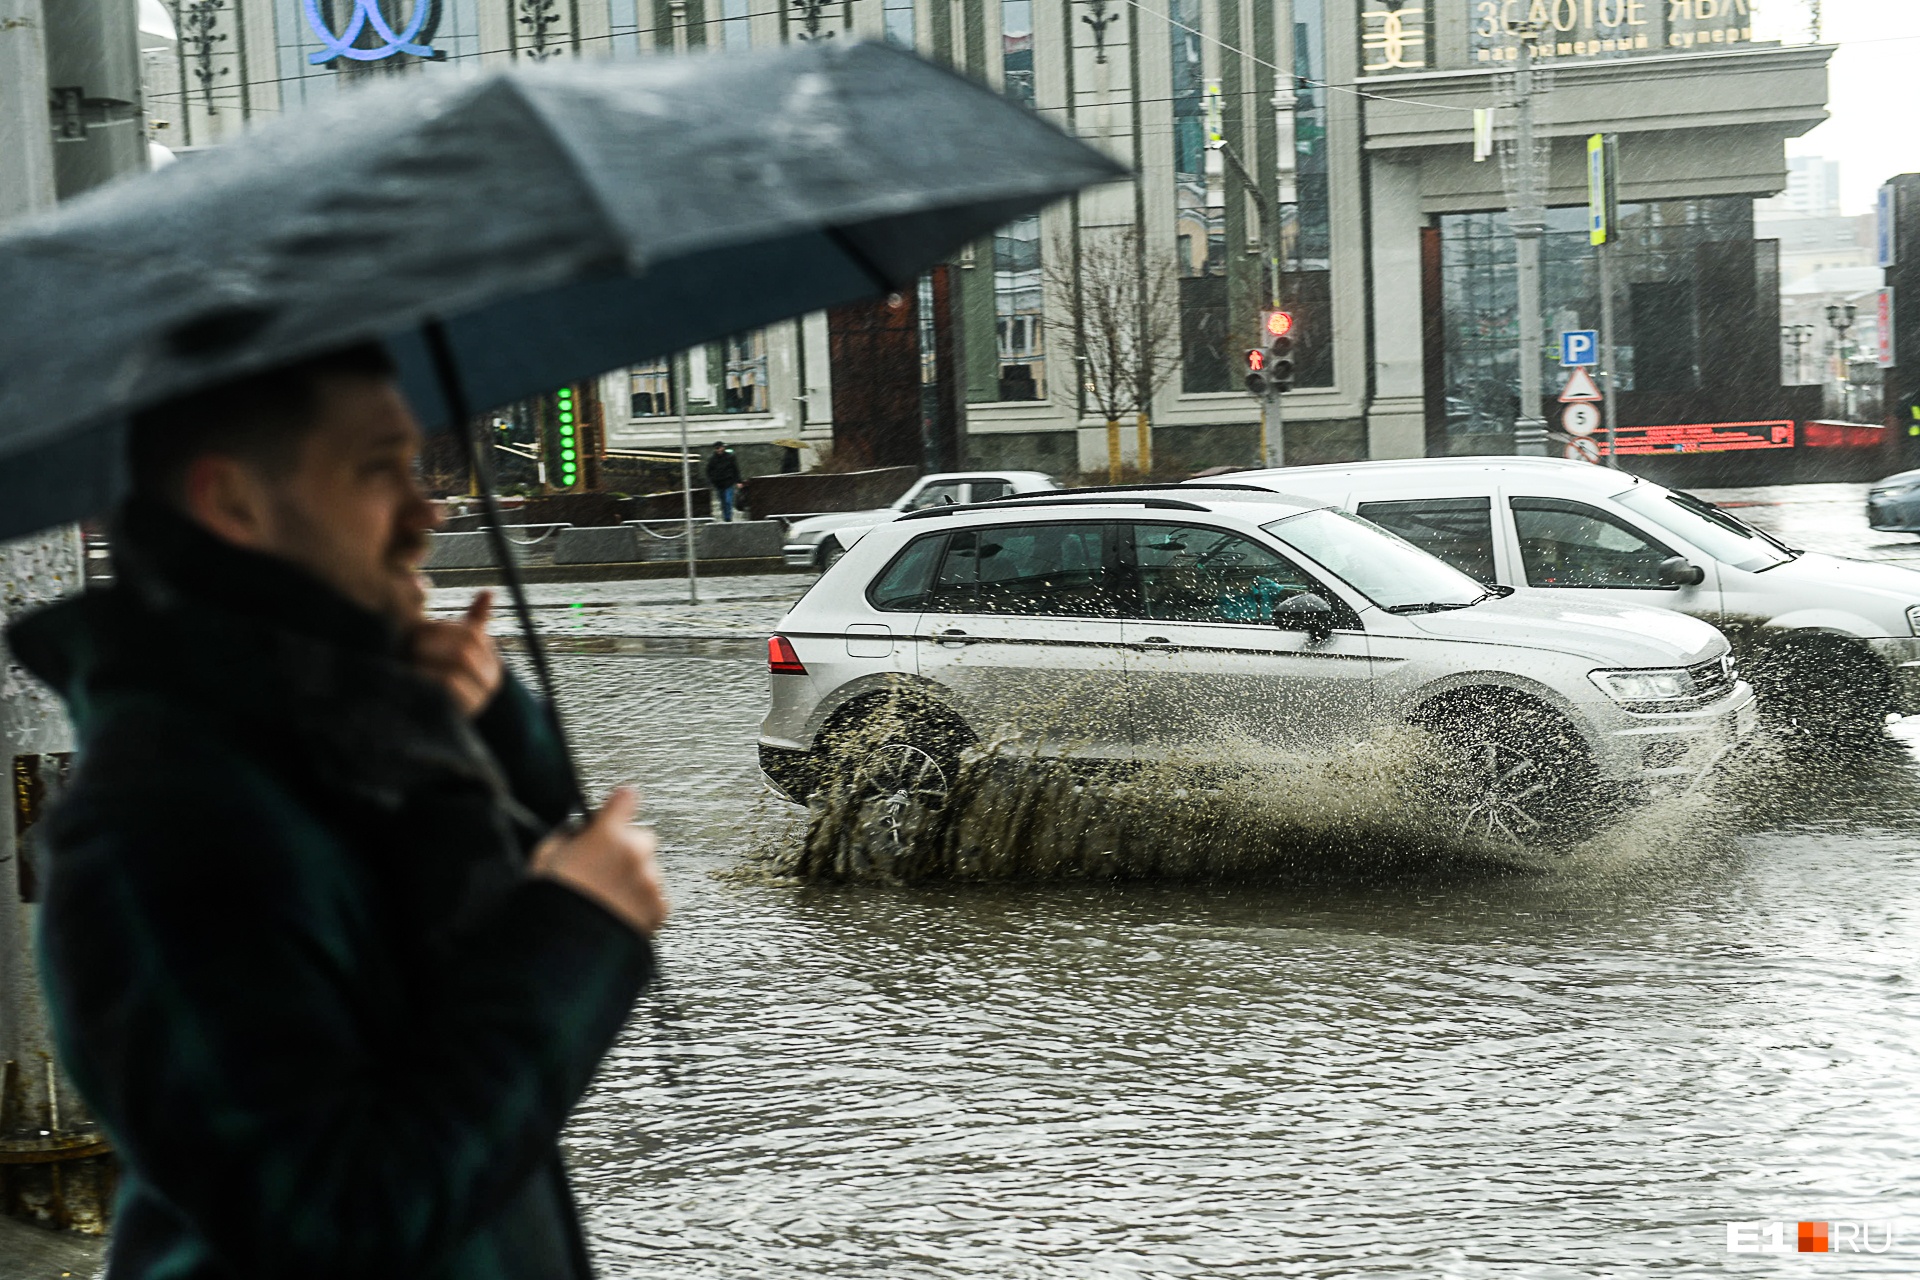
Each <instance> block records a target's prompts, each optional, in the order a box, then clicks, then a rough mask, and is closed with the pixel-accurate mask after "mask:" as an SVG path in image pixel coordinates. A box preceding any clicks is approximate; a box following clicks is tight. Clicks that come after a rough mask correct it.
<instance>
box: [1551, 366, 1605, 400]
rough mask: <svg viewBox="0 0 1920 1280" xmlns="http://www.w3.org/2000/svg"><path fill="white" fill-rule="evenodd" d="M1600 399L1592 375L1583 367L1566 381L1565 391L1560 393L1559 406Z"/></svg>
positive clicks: (1598, 389)
mask: <svg viewBox="0 0 1920 1280" xmlns="http://www.w3.org/2000/svg"><path fill="white" fill-rule="evenodd" d="M1602 398H1603V397H1602V396H1601V394H1600V388H1599V387H1597V386H1595V385H1594V381H1593V375H1592V374H1590V373H1588V372H1587V371H1586V369H1585V368H1584V367H1582V368H1578V369H1575V370H1574V371H1573V376H1572V377H1570V378H1568V379H1567V389H1566V390H1565V391H1562V392H1561V393H1560V403H1561V404H1585V403H1590V402H1592V401H1595V400H1600V399H1602Z"/></svg>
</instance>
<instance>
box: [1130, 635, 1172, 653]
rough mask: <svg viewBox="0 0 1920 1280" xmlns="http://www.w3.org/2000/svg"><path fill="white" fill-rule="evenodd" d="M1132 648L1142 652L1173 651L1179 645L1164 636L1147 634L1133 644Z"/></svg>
mask: <svg viewBox="0 0 1920 1280" xmlns="http://www.w3.org/2000/svg"><path fill="white" fill-rule="evenodd" d="M1134 648H1136V649H1138V650H1140V651H1141V652H1143V653H1173V652H1175V651H1176V650H1178V649H1179V648H1180V646H1179V645H1177V644H1175V643H1174V642H1173V641H1171V640H1169V639H1167V638H1166V637H1165V636H1148V637H1147V638H1146V639H1144V640H1142V641H1141V642H1140V643H1139V644H1137V645H1135V646H1134Z"/></svg>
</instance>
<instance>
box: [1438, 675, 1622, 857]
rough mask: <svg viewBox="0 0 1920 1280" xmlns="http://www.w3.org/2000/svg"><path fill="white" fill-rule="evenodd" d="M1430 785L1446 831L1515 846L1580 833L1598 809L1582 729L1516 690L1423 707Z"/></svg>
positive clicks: (1548, 842) (1550, 841)
mask: <svg viewBox="0 0 1920 1280" xmlns="http://www.w3.org/2000/svg"><path fill="white" fill-rule="evenodd" d="M1414 724H1415V725H1416V726H1418V727H1419V728H1422V729H1425V730H1427V732H1428V733H1429V734H1431V735H1432V737H1433V747H1434V756H1433V772H1432V775H1431V784H1432V788H1433V791H1434V793H1435V795H1436V798H1437V799H1438V800H1439V803H1440V805H1441V808H1442V812H1443V814H1444V815H1445V819H1446V823H1447V827H1448V831H1449V834H1451V835H1456V836H1465V837H1468V838H1471V839H1475V840H1484V841H1490V842H1492V843H1495V844H1506V845H1512V846H1517V847H1526V846H1538V845H1552V844H1556V843H1563V842H1565V841H1566V840H1568V839H1571V838H1574V837H1577V836H1578V835H1579V834H1581V833H1582V832H1583V831H1584V830H1585V828H1586V826H1587V822H1588V819H1589V818H1590V817H1591V816H1592V814H1593V811H1594V798H1593V791H1592V775H1593V770H1592V765H1591V761H1590V759H1589V757H1588V754H1587V749H1586V744H1585V743H1584V742H1583V741H1582V740H1581V738H1580V734H1579V732H1578V731H1577V730H1576V729H1575V728H1574V727H1573V726H1572V725H1571V724H1569V723H1568V722H1567V720H1566V718H1565V717H1563V716H1561V715H1560V714H1559V713H1557V712H1555V711H1552V710H1550V709H1549V708H1547V707H1545V706H1542V705H1541V704H1540V703H1538V702H1535V701H1533V700H1532V699H1530V698H1526V697H1523V696H1519V695H1510V694H1483V695H1477V696H1474V695H1469V696H1466V697H1459V698H1454V699H1450V700H1448V701H1447V702H1445V703H1442V704H1440V705H1438V706H1434V707H1429V708H1427V709H1424V710H1423V711H1422V712H1421V713H1420V714H1419V715H1417V716H1416V717H1415V718H1414Z"/></svg>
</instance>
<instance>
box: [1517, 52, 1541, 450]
mask: <svg viewBox="0 0 1920 1280" xmlns="http://www.w3.org/2000/svg"><path fill="white" fill-rule="evenodd" d="M1514 27H1515V31H1516V32H1517V33H1518V35H1519V36H1520V58H1519V61H1518V64H1517V65H1516V67H1515V69H1514V74H1513V87H1514V108H1515V113H1516V115H1515V123H1514V145H1513V151H1514V154H1513V163H1514V179H1515V180H1514V200H1513V210H1512V214H1511V221H1512V225H1513V248H1514V264H1515V279H1514V284H1515V287H1516V288H1517V289H1518V290H1519V295H1520V338H1519V345H1520V352H1519V354H1520V411H1519V413H1517V414H1516V415H1515V416H1514V422H1513V451H1514V452H1515V453H1517V454H1523V455H1527V456H1530V457H1545V456H1546V453H1547V423H1546V420H1545V419H1544V418H1542V417H1541V416H1540V240H1541V238H1542V237H1543V236H1544V235H1545V234H1546V230H1547V198H1546V191H1545V187H1546V181H1545V177H1546V175H1544V174H1542V173H1541V172H1540V165H1539V164H1538V158H1537V157H1536V156H1535V155H1534V119H1533V97H1534V92H1535V90H1534V66H1533V62H1534V56H1535V54H1536V53H1537V52H1538V50H1539V40H1540V29H1539V28H1538V27H1536V26H1533V25H1531V24H1520V23H1516V24H1514Z"/></svg>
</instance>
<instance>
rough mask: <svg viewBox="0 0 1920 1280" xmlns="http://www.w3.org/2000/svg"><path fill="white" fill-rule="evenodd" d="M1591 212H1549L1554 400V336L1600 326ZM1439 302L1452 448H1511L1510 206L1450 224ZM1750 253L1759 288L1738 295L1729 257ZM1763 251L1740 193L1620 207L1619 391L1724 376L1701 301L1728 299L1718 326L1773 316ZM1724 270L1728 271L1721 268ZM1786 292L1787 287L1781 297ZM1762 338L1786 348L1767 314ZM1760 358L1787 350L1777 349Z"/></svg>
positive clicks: (1548, 370) (1544, 280) (1547, 352)
mask: <svg viewBox="0 0 1920 1280" xmlns="http://www.w3.org/2000/svg"><path fill="white" fill-rule="evenodd" d="M1586 217H1587V212H1586V209H1585V207H1584V206H1582V207H1579V208H1569V209H1549V210H1548V211H1547V233H1546V236H1545V238H1544V239H1543V240H1542V242H1541V253H1540V276H1541V316H1542V319H1543V325H1542V327H1543V329H1544V331H1545V332H1543V334H1542V335H1541V353H1540V360H1541V386H1542V387H1543V388H1545V389H1546V392H1547V394H1548V395H1549V396H1551V395H1552V394H1553V393H1554V390H1553V389H1554V388H1556V387H1558V385H1559V382H1560V379H1561V377H1562V374H1563V371H1562V370H1561V369H1560V366H1559V361H1558V357H1557V354H1556V353H1557V343H1556V335H1558V334H1559V333H1561V332H1563V331H1565V330H1568V329H1595V328H1598V327H1599V324H1600V291H1599V275H1598V270H1597V268H1596V266H1595V263H1594V255H1593V249H1592V247H1591V245H1589V244H1588V241H1587V225H1586ZM1440 243H1441V249H1440V278H1441V306H1442V308H1443V314H1444V316H1445V324H1444V326H1443V327H1444V331H1445V333H1446V345H1445V349H1444V359H1445V365H1446V409H1445V412H1446V434H1447V437H1448V448H1449V451H1450V452H1453V453H1476V452H1482V451H1485V450H1488V449H1492V450H1494V451H1496V452H1497V451H1501V450H1504V449H1505V448H1506V442H1507V441H1509V440H1510V439H1511V434H1512V430H1513V421H1514V417H1515V416H1516V414H1517V412H1518V410H1519V407H1520V399H1519V397H1520V372H1519V371H1520V364H1519V354H1518V351H1517V344H1518V335H1519V313H1518V308H1519V299H1518V294H1517V292H1516V289H1515V284H1514V250H1513V234H1512V231H1511V230H1510V227H1509V223H1508V218H1507V214H1506V213H1504V212H1497V213H1463V214H1449V215H1446V216H1443V217H1442V218H1441V219H1440ZM1742 261H1744V263H1745V264H1746V271H1747V272H1748V274H1749V275H1750V276H1751V277H1752V279H1751V280H1750V281H1749V282H1748V286H1747V287H1748V288H1749V289H1750V290H1751V294H1752V296H1751V297H1749V298H1746V299H1745V300H1743V301H1735V300H1730V299H1731V298H1732V297H1733V296H1734V291H1732V290H1729V288H1728V287H1727V278H1726V276H1725V275H1724V272H1725V270H1726V267H1727V264H1728V263H1729V262H1732V263H1733V264H1734V266H1735V267H1736V268H1737V267H1738V265H1739V264H1740V263H1741V262H1742ZM1757 264H1758V255H1757V253H1756V249H1755V246H1754V245H1753V202H1752V201H1751V200H1748V199H1744V198H1739V197H1715V198H1710V199H1701V200H1672V201H1661V202H1657V203H1650V204H1623V205H1621V207H1620V241H1619V247H1618V249H1617V251H1616V256H1615V265H1616V271H1615V275H1616V280H1617V288H1618V292H1617V293H1616V295H1615V304H1616V305H1615V320H1614V324H1615V350H1616V357H1615V358H1616V365H1617V368H1618V371H1619V384H1620V390H1621V391H1623V392H1632V391H1641V392H1654V393H1676V394H1685V393H1690V392H1695V391H1698V390H1699V389H1701V388H1702V387H1703V386H1705V385H1707V384H1708V383H1710V382H1712V381H1713V380H1714V379H1715V378H1716V377H1718V376H1719V366H1721V365H1723V364H1725V363H1726V362H1725V361H1723V360H1720V359H1717V358H1715V357H1714V355H1713V354H1712V353H1710V352H1708V350H1707V345H1708V341H1709V339H1711V338H1712V337H1713V332H1712V331H1713V330H1714V328H1715V326H1713V325H1703V324H1702V323H1701V319H1702V314H1703V313H1702V309H1701V308H1702V305H1703V304H1702V299H1703V298H1707V297H1713V298H1718V299H1719V303H1718V306H1719V307H1720V308H1721V310H1720V311H1719V312H1716V313H1715V315H1717V316H1718V317H1719V318H1720V319H1721V320H1722V321H1723V323H1721V324H1720V325H1719V328H1720V329H1721V330H1723V331H1724V330H1728V329H1729V328H1730V327H1731V326H1732V325H1733V324H1738V323H1745V322H1749V321H1752V320H1753V317H1754V316H1755V315H1759V314H1760V313H1761V312H1763V311H1765V309H1766V307H1767V305H1768V302H1767V299H1766V297H1765V296H1764V295H1766V294H1767V293H1768V291H1769V289H1768V286H1767V285H1766V284H1765V273H1764V272H1761V271H1759V270H1758V266H1757ZM1716 273H1720V274H1716ZM1773 292H1774V294H1775V296H1776V297H1777V290H1775V291H1773ZM1743 317H1744V319H1743ZM1761 327H1763V328H1764V329H1765V330H1766V332H1765V333H1763V334H1761V335H1760V339H1759V340H1760V341H1763V342H1766V341H1770V342H1772V343H1773V344H1774V346H1775V347H1777V345H1778V338H1777V325H1776V324H1775V323H1774V322H1773V321H1771V320H1765V321H1764V323H1763V324H1762V326H1761ZM1763 360H1772V362H1773V363H1774V364H1775V365H1777V363H1778V360H1777V357H1776V356H1774V355H1772V354H1771V353H1767V354H1765V355H1764V356H1763Z"/></svg>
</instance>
